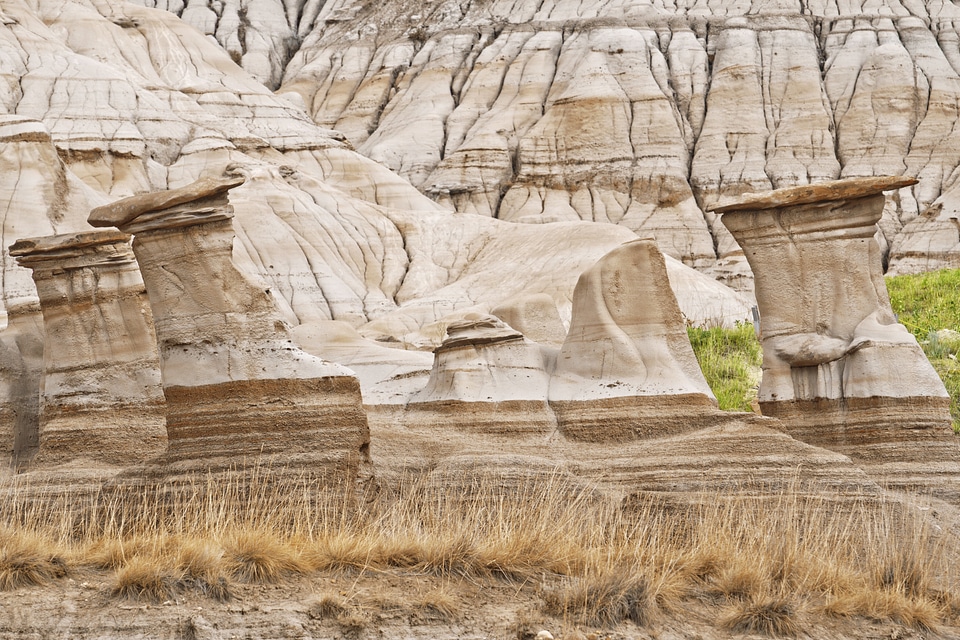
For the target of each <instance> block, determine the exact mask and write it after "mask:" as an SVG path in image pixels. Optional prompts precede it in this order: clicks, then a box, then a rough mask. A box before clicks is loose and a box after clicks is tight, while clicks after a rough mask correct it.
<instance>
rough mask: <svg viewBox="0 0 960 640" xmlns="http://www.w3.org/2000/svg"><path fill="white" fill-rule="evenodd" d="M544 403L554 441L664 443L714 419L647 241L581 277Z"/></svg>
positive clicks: (658, 260)
mask: <svg viewBox="0 0 960 640" xmlns="http://www.w3.org/2000/svg"><path fill="white" fill-rule="evenodd" d="M549 398H550V406H551V407H552V408H553V409H554V411H555V412H556V414H557V420H558V423H559V428H560V430H561V432H562V433H564V434H565V435H567V436H568V437H576V438H584V439H590V440H616V439H629V438H636V437H640V438H651V437H664V436H667V435H672V434H674V433H678V432H681V431H690V430H694V429H697V428H702V427H704V426H708V425H709V424H711V421H712V420H713V419H714V418H715V417H716V415H717V414H718V413H719V412H718V410H717V401H716V398H714V396H713V392H712V391H711V390H710V387H709V386H707V381H706V380H705V379H704V377H703V372H702V371H701V370H700V366H699V364H698V363H697V359H696V357H695V356H694V354H693V349H692V348H691V346H690V340H689V338H688V337H687V330H686V325H685V324H684V322H683V316H682V315H681V313H680V308H679V307H678V306H677V302H676V299H675V298H674V297H673V295H672V294H671V292H670V287H669V283H668V279H667V269H666V265H665V263H664V259H663V255H662V254H661V253H660V251H659V250H658V249H657V246H656V243H655V242H654V241H653V240H650V239H644V240H634V241H632V242H628V243H626V244H624V245H622V246H620V247H618V248H616V249H614V250H613V251H611V252H610V253H608V254H607V255H605V256H604V257H603V258H602V259H601V260H600V261H599V262H597V264H595V265H594V266H593V267H591V268H590V269H588V270H587V271H585V272H584V273H583V275H581V276H580V280H579V281H578V282H577V287H576V289H575V290H574V296H573V314H572V317H571V320H570V330H569V332H568V333H567V338H566V340H565V341H564V343H563V347H562V348H561V349H560V353H559V354H558V355H557V363H556V367H555V369H554V371H553V375H552V377H551V378H550V393H549Z"/></svg>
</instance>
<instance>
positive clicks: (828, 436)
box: [715, 178, 960, 500]
mask: <svg viewBox="0 0 960 640" xmlns="http://www.w3.org/2000/svg"><path fill="white" fill-rule="evenodd" d="M914 182H915V180H914V179H911V178H849V179H845V180H840V181H835V182H828V183H824V184H822V185H813V186H805V187H792V188H787V189H780V190H777V191H774V192H772V193H769V194H758V195H753V196H747V197H745V198H743V199H742V200H741V201H739V202H737V203H735V204H729V205H726V206H720V207H716V208H715V211H717V212H718V213H722V214H723V218H722V220H723V223H724V225H726V227H727V228H728V229H730V231H731V232H732V233H733V235H734V237H735V238H736V239H737V241H738V242H739V243H740V245H741V246H742V247H743V249H744V252H745V254H746V257H747V259H748V260H749V261H750V265H751V266H752V267H753V272H754V274H755V276H756V293H757V301H758V303H759V306H760V313H761V331H762V335H763V354H764V357H763V379H762V381H761V383H760V393H759V400H760V408H761V410H762V411H763V413H764V414H765V415H770V416H775V417H777V418H780V419H781V420H782V421H783V423H784V425H785V428H786V430H787V431H788V433H791V434H793V435H795V436H796V437H797V438H799V439H801V440H804V441H806V442H809V443H811V444H816V445H818V446H822V447H827V448H831V449H834V450H836V451H839V452H841V453H845V454H847V455H850V456H851V457H853V458H854V459H855V460H858V461H860V462H861V463H863V464H865V465H867V468H869V469H870V470H871V472H872V473H874V474H876V475H880V476H889V482H891V483H892V484H893V485H895V486H910V487H912V486H914V485H924V484H925V485H926V486H928V487H931V488H933V487H936V490H937V491H941V492H942V491H943V490H945V487H947V486H949V485H950V484H954V485H955V480H953V481H950V482H947V481H949V480H950V478H955V474H956V473H958V472H960V443H958V442H957V441H956V439H955V438H953V437H952V434H951V433H950V429H949V425H950V421H951V420H950V414H949V396H948V395H947V392H946V390H945V389H944V386H943V383H942V382H941V381H940V379H939V378H938V377H937V374H936V372H934V370H933V367H932V366H931V365H930V363H929V361H928V360H927V359H926V357H925V356H924V354H923V351H922V350H921V349H920V346H919V345H918V344H917V341H916V339H914V337H913V336H912V335H911V334H910V333H909V332H908V331H907V330H906V328H905V327H904V326H903V325H901V324H898V323H897V321H896V317H895V316H894V314H893V312H892V311H891V309H890V301H889V298H888V296H887V290H886V286H885V285H884V282H883V276H882V272H881V266H880V248H879V246H878V244H877V242H876V240H875V237H874V236H875V234H876V224H877V222H878V221H879V220H880V218H881V215H882V212H883V208H884V197H883V191H885V190H891V189H899V188H903V187H906V186H909V185H911V184H913V183H914ZM918 478H921V479H922V480H921V481H918ZM941 482H942V483H943V484H940V483H941ZM938 485H940V486H938ZM947 493H948V494H949V496H948V497H950V498H952V499H954V500H955V499H956V498H957V497H958V495H960V494H958V493H957V491H956V489H955V488H952V489H947Z"/></svg>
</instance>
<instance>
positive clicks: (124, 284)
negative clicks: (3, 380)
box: [10, 231, 167, 467]
mask: <svg viewBox="0 0 960 640" xmlns="http://www.w3.org/2000/svg"><path fill="white" fill-rule="evenodd" d="M10 255H12V256H14V257H16V258H17V260H18V261H19V262H20V264H22V265H23V266H26V267H29V268H30V269H31V270H32V271H33V279H34V282H35V283H36V286H37V292H38V294H39V296H40V308H41V311H42V313H43V326H44V336H45V337H44V346H43V378H42V380H41V383H40V401H39V402H40V404H39V418H38V432H39V442H38V444H39V449H38V452H37V457H36V458H35V460H34V464H38V465H39V464H42V465H44V466H47V467H50V466H52V465H60V464H63V463H66V462H73V461H78V460H82V461H86V462H87V463H93V464H110V465H116V466H124V465H131V464H134V463H137V462H142V461H144V460H146V459H147V458H151V457H154V456H157V455H159V454H160V453H162V452H163V450H164V449H165V448H166V443H167V434H166V429H165V426H164V401H163V391H162V389H161V387H160V362H159V358H158V355H157V342H156V336H155V334H154V331H153V318H152V316H151V314H150V307H149V304H148V303H147V297H146V291H145V289H144V286H143V280H142V278H141V277H140V270H139V269H138V268H137V262H136V259H135V258H134V255H133V251H132V249H131V248H130V237H129V236H128V235H126V234H123V233H119V232H117V231H91V232H86V233H74V234H65V235H59V236H46V237H42V238H28V239H23V240H19V241H18V242H16V243H15V244H13V245H12V246H11V247H10Z"/></svg>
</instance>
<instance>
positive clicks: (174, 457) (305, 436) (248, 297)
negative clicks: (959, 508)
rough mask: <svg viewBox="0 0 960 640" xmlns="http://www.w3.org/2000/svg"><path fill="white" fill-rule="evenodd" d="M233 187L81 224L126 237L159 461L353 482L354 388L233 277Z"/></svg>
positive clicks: (359, 459) (361, 433)
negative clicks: (151, 385)
mask: <svg viewBox="0 0 960 640" xmlns="http://www.w3.org/2000/svg"><path fill="white" fill-rule="evenodd" d="M242 181H243V179H242V178H241V179H236V178H226V179H223V180H213V181H209V182H199V183H195V184H193V185H188V186H187V187H184V188H183V189H181V190H178V191H176V192H174V193H169V194H159V195H157V194H148V195H146V196H144V197H134V198H132V199H129V200H127V201H121V202H120V203H117V204H115V205H111V206H108V207H103V208H100V209H95V210H94V211H93V212H92V213H91V216H90V219H91V221H93V222H95V223H97V224H110V223H111V222H114V221H118V223H119V224H120V226H121V228H122V229H123V230H125V231H128V232H132V233H133V234H135V239H134V244H133V248H134V252H135V253H136V254H137V260H138V261H139V264H140V270H141V271H142V273H143V279H144V282H145V283H146V287H147V293H148V295H149V298H150V306H151V308H152V310H153V316H154V322H155V324H156V331H157V340H158V342H159V346H160V364H161V372H162V376H163V392H164V395H165V396H166V401H167V432H168V438H169V450H168V452H167V456H166V460H165V462H166V463H168V464H172V465H173V468H174V469H179V468H191V467H192V468H197V467H199V468H215V469H216V468H221V469H222V468H225V467H230V466H242V465H244V464H250V463H253V462H255V461H256V459H257V458H258V457H261V456H263V457H266V458H272V457H273V456H278V459H277V460H276V464H277V465H278V466H286V465H289V466H292V467H294V468H295V469H297V470H298V471H305V472H307V473H310V474H316V475H318V476H321V477H325V478H327V479H329V480H339V481H346V482H354V481H356V480H357V478H358V475H359V474H360V473H361V466H364V465H365V464H366V462H367V458H366V457H367V455H368V451H367V448H368V445H369V434H368V431H367V424H366V418H365V416H364V414H363V410H362V406H361V400H360V387H359V384H358V383H357V380H356V378H355V377H354V376H353V375H351V373H350V372H349V371H348V370H346V369H344V368H343V367H341V366H339V365H336V364H332V363H329V362H325V361H323V360H320V359H319V358H316V357H314V356H311V355H309V354H307V353H305V352H303V351H301V350H300V349H299V348H297V347H296V346H294V344H293V342H292V341H291V340H290V337H289V334H288V330H287V325H286V324H285V323H284V322H283V320H282V319H281V316H280V315H279V313H278V312H277V310H276V306H275V303H274V298H273V297H272V295H271V294H270V291H269V289H267V288H265V287H264V286H263V285H260V284H255V283H254V282H252V281H250V280H248V279H247V278H245V277H244V276H243V274H241V273H240V272H239V271H238V270H237V269H236V267H235V266H234V264H233V262H232V260H231V251H232V245H233V238H234V232H233V227H232V225H231V218H232V217H233V213H232V209H231V207H230V205H229V203H228V200H227V190H229V189H230V188H232V187H234V186H236V185H238V184H239V183H241V182H242ZM171 203H172V206H170V205H171ZM155 207H160V208H159V209H157V208H155ZM118 211H121V212H123V213H122V214H118V216H119V217H115V216H114V214H116V212H118ZM177 463H182V464H180V465H177ZM363 472H368V470H367V469H363Z"/></svg>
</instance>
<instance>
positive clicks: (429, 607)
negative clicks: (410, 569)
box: [409, 589, 460, 622]
mask: <svg viewBox="0 0 960 640" xmlns="http://www.w3.org/2000/svg"><path fill="white" fill-rule="evenodd" d="M409 609H410V610H411V612H412V613H413V615H414V617H415V618H416V619H418V620H422V621H440V622H452V621H454V620H456V619H457V617H458V616H459V614H460V601H459V599H457V597H456V596H454V595H452V594H451V593H450V592H449V591H447V590H446V589H433V590H431V591H428V592H427V593H425V594H423V595H421V596H419V597H417V598H414V599H413V600H412V601H411V602H410V603H409Z"/></svg>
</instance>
